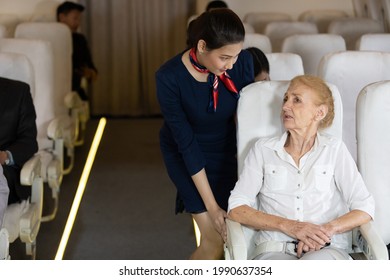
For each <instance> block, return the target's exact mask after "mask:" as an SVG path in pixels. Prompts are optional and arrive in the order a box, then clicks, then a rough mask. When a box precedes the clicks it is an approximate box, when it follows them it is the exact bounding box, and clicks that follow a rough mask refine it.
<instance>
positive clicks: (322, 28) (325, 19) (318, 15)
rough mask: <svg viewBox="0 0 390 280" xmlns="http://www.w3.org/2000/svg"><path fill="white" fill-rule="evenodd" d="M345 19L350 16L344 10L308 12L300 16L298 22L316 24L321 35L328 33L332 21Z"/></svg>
mask: <svg viewBox="0 0 390 280" xmlns="http://www.w3.org/2000/svg"><path fill="white" fill-rule="evenodd" d="M345 17H348V14H347V13H346V12H345V11H343V10H330V9H327V10H307V11H304V12H303V13H301V14H300V15H299V16H298V20H299V21H306V22H312V23H315V24H316V25H317V28H318V32H319V33H326V32H327V31H328V26H329V24H330V23H331V21H332V20H334V19H339V18H345Z"/></svg>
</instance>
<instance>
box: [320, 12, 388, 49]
mask: <svg viewBox="0 0 390 280" xmlns="http://www.w3.org/2000/svg"><path fill="white" fill-rule="evenodd" d="M383 32H384V28H383V25H382V24H381V23H380V22H379V21H377V20H374V19H371V18H341V19H337V20H333V21H332V22H331V23H330V24H329V27H328V32H327V33H329V34H337V35H341V36H343V38H344V40H345V43H346V46H347V50H356V43H357V41H358V40H359V38H360V37H361V36H362V35H363V34H368V33H383Z"/></svg>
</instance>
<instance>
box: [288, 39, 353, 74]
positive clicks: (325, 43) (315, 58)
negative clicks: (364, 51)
mask: <svg viewBox="0 0 390 280" xmlns="http://www.w3.org/2000/svg"><path fill="white" fill-rule="evenodd" d="M345 50H346V45H345V41H344V39H343V37H341V36H340V35H335V34H301V35H292V36H289V37H287V38H286V39H285V40H284V42H283V45H282V52H287V53H295V54H298V55H299V56H300V57H301V58H302V62H303V68H304V70H305V74H310V75H317V69H318V65H319V63H320V61H321V58H322V57H323V56H324V55H326V54H328V53H331V52H337V51H345Z"/></svg>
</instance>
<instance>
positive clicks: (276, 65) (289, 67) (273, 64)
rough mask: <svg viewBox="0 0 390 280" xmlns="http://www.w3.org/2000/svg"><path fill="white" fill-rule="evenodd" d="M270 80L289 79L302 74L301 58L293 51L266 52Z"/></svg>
mask: <svg viewBox="0 0 390 280" xmlns="http://www.w3.org/2000/svg"><path fill="white" fill-rule="evenodd" d="M265 55H266V57H267V59H268V62H269V68H270V69H269V71H270V79H271V80H281V81H284V80H291V79H292V78H294V77H295V76H298V75H303V73H304V69H303V63H302V58H301V57H300V56H299V55H297V54H294V53H266V54H265Z"/></svg>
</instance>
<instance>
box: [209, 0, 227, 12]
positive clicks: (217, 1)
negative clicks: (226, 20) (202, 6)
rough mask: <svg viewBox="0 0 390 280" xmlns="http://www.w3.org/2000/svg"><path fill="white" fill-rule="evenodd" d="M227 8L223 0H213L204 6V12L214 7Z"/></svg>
mask: <svg viewBox="0 0 390 280" xmlns="http://www.w3.org/2000/svg"><path fill="white" fill-rule="evenodd" d="M222 8H229V7H228V4H226V2H225V1H220V0H214V1H210V2H209V3H208V4H207V6H206V12H210V11H211V10H214V9H222Z"/></svg>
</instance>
